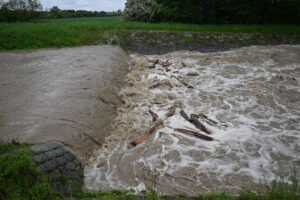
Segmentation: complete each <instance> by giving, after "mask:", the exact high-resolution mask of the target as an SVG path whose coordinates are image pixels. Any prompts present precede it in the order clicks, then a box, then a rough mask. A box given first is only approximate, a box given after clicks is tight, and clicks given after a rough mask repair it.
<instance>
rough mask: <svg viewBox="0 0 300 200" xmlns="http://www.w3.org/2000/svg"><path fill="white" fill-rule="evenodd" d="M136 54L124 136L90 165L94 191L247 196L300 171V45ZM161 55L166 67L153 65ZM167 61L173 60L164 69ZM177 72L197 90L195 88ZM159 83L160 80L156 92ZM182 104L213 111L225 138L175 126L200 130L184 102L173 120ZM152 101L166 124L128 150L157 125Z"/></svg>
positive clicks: (215, 129) (217, 131)
mask: <svg viewBox="0 0 300 200" xmlns="http://www.w3.org/2000/svg"><path fill="white" fill-rule="evenodd" d="M131 57H132V60H133V63H132V70H131V72H130V74H128V77H127V81H128V83H129V84H130V86H129V87H128V88H125V89H124V90H123V91H122V92H121V94H120V96H121V97H122V98H123V100H124V102H125V104H124V107H123V108H120V109H119V116H118V118H117V121H116V124H115V130H116V131H115V134H114V135H113V136H112V137H110V138H108V140H107V145H106V148H105V149H101V150H99V151H98V152H95V155H94V157H93V158H91V163H90V165H89V166H87V167H86V169H85V177H86V178H85V182H86V188H87V189H89V190H97V189H99V188H103V189H130V188H133V189H135V190H142V189H145V188H147V189H150V188H153V189H155V190H157V191H158V192H159V193H161V194H169V195H172V194H187V195H196V194H203V193H207V192H211V191H216V192H220V191H227V192H229V193H237V192H239V190H241V189H242V188H244V187H246V188H250V189H257V188H256V185H255V184H254V183H258V182H260V181H271V180H273V179H275V178H277V177H285V178H286V177H288V175H289V174H291V172H292V171H293V170H295V171H300V153H299V152H300V132H299V131H300V102H299V101H300V87H299V84H300V46H284V45H281V46H253V47H246V48H241V49H236V50H232V51H227V52H219V53H208V54H202V53H199V52H188V51H181V52H173V53H170V54H166V55H161V56H143V55H132V56H131ZM155 59H159V61H160V64H157V65H156V67H155V68H151V67H149V66H152V63H151V62H152V61H153V60H155ZM166 61H168V62H169V63H171V65H170V66H167V67H163V66H162V65H163V64H164V63H163V62H166ZM174 75H175V76H176V77H181V79H182V80H184V81H185V82H186V83H187V84H189V85H191V86H193V87H194V88H193V89H192V88H187V87H186V86H184V85H183V84H182V83H180V82H179V81H178V80H177V79H176V78H174V77H172V76H174ZM156 83H160V85H155V86H156V87H153V88H152V89H149V87H151V86H153V85H154V84H156ZM166 83H171V85H173V86H174V88H173V89H172V88H171V87H169V86H168V85H167V84H166ZM169 85H170V84H169ZM174 102H177V103H179V102H180V103H181V107H182V109H184V110H185V111H186V113H188V114H192V113H194V114H199V113H204V114H206V115H207V116H208V117H209V118H211V119H213V120H214V121H216V122H218V125H217V126H214V125H211V124H209V123H207V121H203V120H202V121H201V122H202V123H203V124H204V125H205V126H206V127H207V128H208V129H209V130H210V131H211V132H212V133H213V134H212V135H211V136H212V137H213V138H214V139H215V140H214V141H212V142H209V141H204V140H200V139H197V138H195V137H193V136H188V135H184V134H181V133H178V132H176V131H174V130H173V129H171V128H170V127H173V128H184V129H189V130H195V131H197V129H196V128H195V127H194V125H193V124H191V123H190V122H188V121H186V120H185V119H184V118H182V117H181V115H180V114H179V112H180V110H181V109H180V108H177V110H176V113H175V115H174V116H172V117H169V118H168V117H165V113H166V112H167V111H168V108H169V107H170V106H171V105H173V104H174ZM148 106H151V108H152V110H153V111H154V112H156V113H157V114H158V115H159V118H160V119H163V120H164V126H162V127H161V128H160V129H158V130H157V131H156V132H154V133H153V135H152V136H151V137H150V138H148V139H147V140H145V141H144V142H143V143H142V144H140V145H138V146H137V147H134V148H128V142H130V141H132V140H133V139H136V138H138V137H139V136H140V135H141V134H143V133H144V132H145V130H146V129H147V128H148V127H150V125H151V119H152V118H151V115H150V114H149V112H148ZM198 132H199V131H198ZM296 176H298V178H299V174H298V175H296Z"/></svg>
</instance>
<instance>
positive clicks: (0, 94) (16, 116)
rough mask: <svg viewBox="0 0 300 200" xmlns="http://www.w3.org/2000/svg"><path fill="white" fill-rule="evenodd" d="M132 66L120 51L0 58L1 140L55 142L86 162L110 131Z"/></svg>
mask: <svg viewBox="0 0 300 200" xmlns="http://www.w3.org/2000/svg"><path fill="white" fill-rule="evenodd" d="M128 62H129V58H128V55H127V54H126V53H125V52H124V51H123V50H122V49H121V48H120V47H117V46H89V47H76V48H61V49H46V50H37V51H16V52H2V53H0V139H2V140H4V141H11V140H16V141H19V142H27V143H35V142H44V143H45V142H48V143H51V142H54V143H58V144H62V145H63V146H66V147H68V149H69V150H71V151H73V152H74V153H75V154H76V155H77V156H79V157H80V158H81V159H82V160H86V159H87V158H89V155H90V154H91V152H93V151H94V150H95V149H98V148H100V147H101V145H102V144H103V142H104V138H105V137H106V136H108V135H109V134H110V132H111V124H112V121H113V120H114V118H115V117H116V108H117V107H118V106H119V105H120V100H119V99H118V98H117V94H118V92H119V88H120V87H121V86H123V85H124V81H123V79H124V76H125V75H126V73H127V72H128ZM107 113H109V114H107Z"/></svg>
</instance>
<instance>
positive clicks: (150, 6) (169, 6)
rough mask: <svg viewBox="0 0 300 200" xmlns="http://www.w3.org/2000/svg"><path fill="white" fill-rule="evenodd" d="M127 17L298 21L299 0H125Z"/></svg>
mask: <svg viewBox="0 0 300 200" xmlns="http://www.w3.org/2000/svg"><path fill="white" fill-rule="evenodd" d="M124 19H125V20H129V21H150V22H181V23H195V24H300V0H185V1H182V0H127V3H126V8H125V10H124Z"/></svg>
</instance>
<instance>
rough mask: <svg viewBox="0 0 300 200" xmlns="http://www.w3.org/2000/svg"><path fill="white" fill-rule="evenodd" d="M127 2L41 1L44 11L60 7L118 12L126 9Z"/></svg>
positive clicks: (112, 0) (107, 0) (96, 0)
mask: <svg viewBox="0 0 300 200" xmlns="http://www.w3.org/2000/svg"><path fill="white" fill-rule="evenodd" d="M125 1H126V0H40V2H41V3H42V5H43V8H44V9H50V8H52V6H58V7H59V8H60V9H72V10H91V11H102V10H103V11H116V10H118V9H124V7H125Z"/></svg>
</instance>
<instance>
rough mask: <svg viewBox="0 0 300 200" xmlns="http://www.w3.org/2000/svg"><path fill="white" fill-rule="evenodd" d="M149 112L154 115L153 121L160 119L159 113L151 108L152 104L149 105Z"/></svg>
mask: <svg viewBox="0 0 300 200" xmlns="http://www.w3.org/2000/svg"><path fill="white" fill-rule="evenodd" d="M149 113H150V114H151V116H152V121H153V122H155V121H156V120H157V119H158V115H157V114H156V113H155V112H153V111H152V110H151V108H150V106H149Z"/></svg>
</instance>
